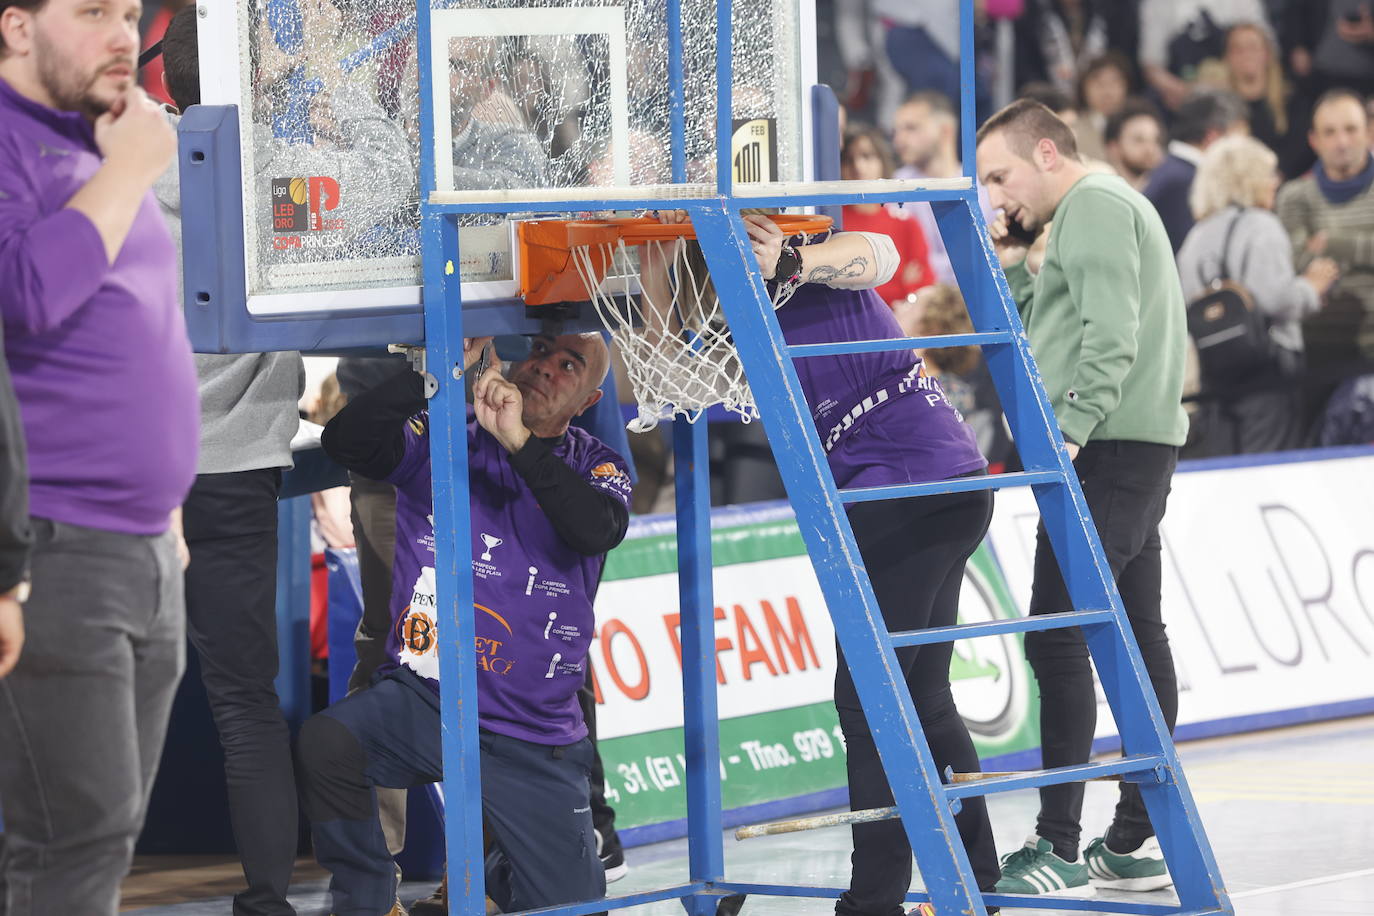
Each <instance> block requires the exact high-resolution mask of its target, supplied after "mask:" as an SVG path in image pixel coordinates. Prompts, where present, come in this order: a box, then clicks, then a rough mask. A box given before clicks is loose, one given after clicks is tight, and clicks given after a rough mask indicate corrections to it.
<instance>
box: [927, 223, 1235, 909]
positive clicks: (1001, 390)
mask: <svg viewBox="0 0 1374 916" xmlns="http://www.w3.org/2000/svg"><path fill="white" fill-rule="evenodd" d="M931 207H932V209H933V211H934V213H935V219H936V223H937V225H938V226H939V229H940V235H941V237H942V238H943V239H944V241H945V247H946V249H947V250H948V252H949V255H950V262H951V264H952V265H953V266H954V269H955V274H956V276H957V277H958V280H959V285H960V288H961V289H962V290H964V294H965V300H966V302H967V304H968V308H969V315H970V317H971V318H972V320H973V325H974V328H975V329H976V328H979V327H984V326H987V324H988V323H989V322H991V323H993V324H994V325H998V326H1000V322H1002V321H1007V322H1009V323H1010V326H1011V328H1012V330H1013V335H1012V339H1013V345H1012V346H1010V347H996V348H991V349H990V350H989V351H987V352H986V354H985V356H986V362H987V366H988V370H989V372H990V373H991V374H992V378H993V382H994V384H995V385H996V387H997V393H998V395H999V397H1000V398H1001V399H1002V405H1003V409H1004V411H1005V413H1006V417H1007V423H1008V425H1009V426H1010V428H1011V431H1012V436H1013V438H1014V439H1015V440H1016V443H1017V448H1018V450H1019V451H1020V453H1021V457H1022V460H1023V462H1024V463H1025V465H1026V466H1027V467H1045V466H1054V465H1058V466H1059V467H1060V468H1062V470H1063V472H1064V481H1065V485H1064V486H1062V487H1036V488H1035V490H1034V492H1035V496H1036V502H1037V504H1038V505H1039V508H1040V517H1041V520H1042V523H1043V524H1044V526H1045V530H1046V533H1047V534H1048V535H1049V539H1050V543H1051V544H1052V546H1053V549H1054V553H1055V556H1056V557H1057V558H1058V561H1059V566H1060V569H1061V571H1062V573H1063V576H1064V583H1065V585H1066V587H1067V588H1068V593H1069V597H1070V599H1071V602H1072V605H1073V607H1075V608H1080V607H1083V608H1110V609H1111V610H1112V611H1113V612H1114V613H1115V614H1116V616H1117V626H1114V627H1086V628H1084V630H1083V635H1084V639H1085V641H1086V643H1087V646H1088V651H1089V653H1090V654H1091V656H1092V659H1093V661H1094V663H1095V665H1096V667H1097V671H1098V676H1099V679H1100V680H1101V682H1102V687H1103V692H1104V693H1105V695H1106V697H1107V703H1108V706H1109V707H1110V709H1111V711H1112V715H1113V717H1114V718H1115V721H1116V724H1117V729H1118V732H1119V733H1120V735H1121V741H1122V747H1123V750H1124V752H1125V753H1127V754H1142V753H1159V754H1161V755H1163V756H1164V757H1165V759H1166V761H1167V763H1168V767H1169V769H1170V770H1171V771H1173V772H1174V774H1175V779H1173V780H1171V781H1169V782H1168V783H1166V784H1153V785H1142V786H1141V787H1140V791H1141V796H1142V799H1143V800H1144V803H1145V806H1146V809H1147V811H1148V812H1149V815H1150V819H1151V822H1152V825H1153V826H1154V828H1155V832H1156V834H1157V835H1158V837H1159V842H1160V846H1161V848H1162V849H1163V851H1164V854H1165V860H1166V862H1167V864H1168V866H1169V868H1170V873H1171V875H1172V877H1173V878H1174V884H1175V887H1176V888H1177V890H1178V893H1179V898H1180V900H1181V901H1182V902H1183V903H1184V904H1185V905H1187V906H1190V907H1194V908H1199V909H1203V908H1206V907H1209V906H1222V907H1225V908H1229V907H1230V903H1229V898H1228V897H1227V895H1226V892H1225V888H1224V884H1223V882H1222V880H1221V874H1220V871H1219V869H1218V868H1217V863H1216V859H1215V857H1214V855H1213V853H1212V849H1211V845H1210V843H1209V842H1208V841H1207V838H1206V833H1205V831H1204V830H1203V828H1202V823H1201V820H1200V818H1199V816H1198V813H1197V805H1196V803H1195V802H1194V800H1193V798H1192V794H1191V792H1190V791H1189V789H1188V784H1187V780H1186V779H1185V778H1184V776H1183V770H1182V768H1181V766H1180V765H1179V762H1178V755H1177V752H1176V750H1175V749H1174V745H1173V739H1172V737H1171V736H1170V735H1169V734H1168V731H1167V729H1166V728H1165V725H1164V717H1163V714H1162V712H1161V710H1160V707H1159V702H1158V700H1157V699H1156V697H1155V692H1154V687H1153V685H1152V684H1151V682H1150V680H1149V677H1148V674H1147V672H1146V670H1145V663H1144V659H1143V658H1142V656H1141V654H1140V649H1139V647H1138V646H1137V645H1136V643H1135V639H1134V636H1133V635H1132V633H1131V629H1130V624H1129V620H1128V618H1127V616H1126V611H1125V608H1124V607H1123V605H1122V603H1121V597H1120V594H1119V593H1118V591H1117V588H1116V581H1115V578H1114V576H1113V575H1112V572H1111V568H1110V566H1109V565H1108V563H1107V559H1106V555H1105V553H1104V552H1103V549H1102V544H1101V541H1100V540H1099V538H1098V535H1097V529H1096V527H1095V526H1094V524H1093V521H1092V515H1091V513H1090V512H1089V510H1088V506H1087V501H1086V500H1085V499H1084V496H1083V491H1082V488H1081V487H1080V486H1079V483H1078V476H1077V474H1076V473H1075V472H1074V470H1073V465H1072V463H1071V462H1070V461H1069V459H1068V453H1067V451H1065V449H1064V444H1063V437H1062V436H1061V434H1060V431H1059V424H1058V422H1057V420H1056V419H1055V416H1054V411H1053V408H1052V406H1051V404H1050V402H1049V398H1048V397H1047V395H1046V392H1045V386H1044V383H1043V381H1042V379H1041V377H1040V373H1039V369H1038V368H1037V367H1036V365H1035V361H1034V358H1033V357H1032V355H1031V352H1030V345H1029V341H1028V340H1027V339H1026V336H1025V332H1024V328H1023V327H1022V326H1021V320H1020V316H1019V313H1018V312H1017V311H1016V308H1015V304H1014V302H1013V301H1012V298H1011V289H1010V287H1009V286H1008V284H1007V280H1006V276H1005V275H1004V274H1003V272H1002V270H1001V266H1000V264H999V262H998V260H997V256H996V254H995V253H994V251H993V248H992V242H991V239H990V237H989V235H988V232H987V226H986V224H985V223H984V221H983V216H982V213H981V212H980V211H979V210H978V208H977V207H975V206H972V205H971V204H970V203H968V202H965V203H963V204H962V205H961V204H953V203H938V202H937V203H933V204H931Z"/></svg>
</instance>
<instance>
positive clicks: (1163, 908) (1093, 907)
mask: <svg viewBox="0 0 1374 916" xmlns="http://www.w3.org/2000/svg"><path fill="white" fill-rule="evenodd" d="M710 890H712V891H724V892H729V893H732V894H751V895H755V896H759V897H820V898H829V899H831V900H833V899H835V898H836V897H839V896H840V895H841V894H843V893H844V892H845V891H847V890H848V888H846V887H809V886H805V885H801V886H799V885H795V884H754V883H747V882H743V881H714V882H712V883H711V885H710ZM929 899H930V895H929V894H927V893H925V892H924V891H910V892H908V893H907V895H906V902H907V903H925V902H926V901H928V900H929ZM983 902H984V903H986V904H988V905H989V906H1000V907H1003V908H1004V909H1003V910H1002V912H1003V913H1004V914H1006V916H1011V914H1012V912H1015V911H1016V910H1017V909H1019V908H1023V907H1024V908H1026V909H1033V910H1037V911H1039V910H1044V909H1052V910H1071V911H1076V912H1087V913H1136V914H1141V916H1212V914H1223V913H1226V912H1227V911H1226V910H1222V909H1219V908H1216V907H1213V908H1211V909H1203V910H1183V909H1180V907H1179V905H1178V904H1177V903H1141V902H1139V901H1136V900H1116V899H1112V898H1106V897H1091V898H1083V899H1080V898H1077V897H1052V898H1050V900H1048V901H1047V900H1046V899H1045V898H1044V897H1031V896H1028V895H1022V894H984V895H983Z"/></svg>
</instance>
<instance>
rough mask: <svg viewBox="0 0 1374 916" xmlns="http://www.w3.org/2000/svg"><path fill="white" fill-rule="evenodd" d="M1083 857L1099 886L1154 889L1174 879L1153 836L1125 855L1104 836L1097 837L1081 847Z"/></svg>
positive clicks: (1125, 889)
mask: <svg viewBox="0 0 1374 916" xmlns="http://www.w3.org/2000/svg"><path fill="white" fill-rule="evenodd" d="M1083 861H1084V862H1085V863H1087V866H1088V874H1089V875H1090V876H1091V877H1092V882H1093V884H1095V885H1097V886H1098V887H1110V888H1115V889H1116V890H1119V891H1157V890H1159V889H1160V888H1161V887H1168V886H1169V885H1170V884H1173V883H1174V879H1173V878H1170V877H1169V869H1168V867H1167V866H1166V865H1165V864H1164V852H1163V851H1162V850H1161V849H1160V848H1159V840H1157V839H1155V838H1154V837H1150V838H1149V839H1148V840H1146V841H1145V842H1144V843H1142V844H1141V846H1140V848H1139V849H1137V850H1136V851H1135V852H1128V853H1126V854H1124V855H1118V854H1117V853H1114V852H1112V851H1111V850H1110V849H1108V848H1107V843H1106V842H1105V840H1104V839H1103V838H1102V837H1098V838H1097V839H1095V840H1093V841H1092V842H1091V843H1089V844H1088V848H1087V849H1085V850H1083Z"/></svg>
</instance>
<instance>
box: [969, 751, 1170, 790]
mask: <svg viewBox="0 0 1374 916" xmlns="http://www.w3.org/2000/svg"><path fill="white" fill-rule="evenodd" d="M1165 765H1166V764H1165V760H1164V758H1163V757H1161V756H1159V755H1158V754H1132V755H1131V756H1129V757H1118V758H1117V759H1115V760H1099V761H1094V762H1092V763H1082V764H1078V765H1077V766H1070V767H1054V768H1053V769H1049V770H1037V771H1034V772H1029V773H1011V774H1007V775H1004V776H989V778H987V779H970V780H968V781H965V782H955V783H951V784H949V785H946V786H945V794H946V795H947V796H949V797H950V798H969V797H972V796H978V795H992V794H993V793H995V792H1015V791H1016V790H1017V789H1038V788H1040V787H1041V786H1058V785H1062V784H1064V783H1067V782H1086V781H1088V780H1092V779H1102V778H1103V777H1108V776H1124V775H1126V774H1128V773H1148V772H1150V771H1152V770H1156V769H1158V768H1159V767H1163V766H1165Z"/></svg>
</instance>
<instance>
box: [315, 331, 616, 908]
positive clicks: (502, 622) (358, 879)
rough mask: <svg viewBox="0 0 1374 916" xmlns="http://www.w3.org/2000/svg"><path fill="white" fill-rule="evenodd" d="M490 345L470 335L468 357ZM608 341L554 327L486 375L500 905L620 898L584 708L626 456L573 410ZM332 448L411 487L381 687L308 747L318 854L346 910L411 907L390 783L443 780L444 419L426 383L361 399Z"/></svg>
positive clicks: (474, 423)
mask: <svg viewBox="0 0 1374 916" xmlns="http://www.w3.org/2000/svg"><path fill="white" fill-rule="evenodd" d="M485 343H486V341H484V340H475V341H468V342H467V347H466V351H467V352H466V359H465V362H466V365H467V366H468V367H471V366H472V365H473V364H474V363H475V362H477V359H478V354H479V352H480V351H481V350H482V348H483V346H484V345H485ZM609 364H610V357H609V354H608V352H607V350H606V345H605V343H604V342H603V341H602V339H601V336H600V335H599V334H564V335H561V336H556V337H555V336H550V335H541V336H538V337H536V338H535V339H534V342H533V346H532V349H531V351H530V355H529V357H528V358H527V359H525V360H524V361H523V362H521V363H518V364H516V366H515V367H514V368H513V369H512V371H511V377H510V379H509V380H507V379H505V378H503V377H502V376H501V374H500V372H499V371H498V370H497V369H494V368H493V369H487V370H486V371H485V372H483V374H482V376H481V378H479V379H478V380H477V383H476V385H475V386H474V392H473V394H474V405H473V407H471V408H469V411H468V424H467V444H468V465H469V480H470V484H471V494H472V497H471V503H472V524H471V530H472V539H473V540H472V556H473V561H472V575H473V588H474V598H475V604H476V607H475V609H474V616H475V618H476V625H477V631H476V651H477V685H478V693H477V708H478V721H479V724H480V729H481V731H480V742H479V743H480V748H481V758H482V759H481V769H482V814H483V819H484V821H485V824H486V827H487V833H488V836H489V838H490V841H491V844H492V849H491V851H490V853H489V854H488V857H487V868H486V871H487V894H488V896H489V897H490V898H491V899H492V901H493V902H494V903H495V904H496V905H497V906H499V907H500V908H501V909H502V910H504V911H508V912H509V911H513V910H526V909H533V908H536V907H545V906H552V905H555V904H561V903H569V902H572V901H578V900H588V899H594V898H597V897H600V896H602V895H604V894H605V890H606V882H605V873H604V871H603V869H602V865H601V861H600V859H599V858H598V857H597V854H596V837H595V834H594V832H593V829H592V816H591V808H590V799H589V788H588V772H589V769H590V767H591V763H592V757H593V754H594V750H593V747H592V743H591V741H590V740H589V739H588V737H587V727H586V725H585V723H584V722H583V719H582V710H581V707H580V706H579V704H578V701H577V692H578V688H579V687H581V686H582V683H583V680H584V678H585V676H586V656H587V647H588V645H589V644H590V642H591V638H592V629H593V626H594V620H593V615H592V600H593V598H594V597H595V594H596V588H597V584H598V582H599V581H600V577H601V569H602V566H603V564H604V562H605V555H606V552H607V551H608V550H610V549H611V548H612V547H614V546H616V545H617V544H619V543H620V541H621V539H622V538H624V536H625V531H626V528H627V527H628V525H629V501H630V477H629V473H628V472H627V470H626V466H625V462H624V460H623V459H622V458H621V457H620V456H619V455H617V454H616V453H615V452H613V451H612V450H611V449H609V448H607V447H606V446H605V445H603V444H602V443H601V442H599V441H598V440H597V439H595V438H594V437H592V436H591V435H590V434H589V433H587V432H585V431H583V430H581V429H578V428H576V427H569V425H568V423H569V421H570V420H571V419H572V418H573V417H574V416H577V415H578V414H580V413H582V412H583V411H584V410H586V409H587V408H588V407H590V406H591V405H592V404H594V403H596V402H597V400H599V399H600V397H601V390H600V386H601V383H602V381H603V380H604V379H605V376H606V371H607V368H608V366H609ZM324 447H325V450H326V451H327V452H328V453H329V454H330V455H331V456H332V457H333V458H334V459H335V460H336V461H338V462H339V463H340V464H343V465H344V466H346V467H347V468H348V469H349V470H351V471H354V472H356V473H358V474H361V475H363V476H366V477H369V478H372V479H374V480H385V481H388V482H390V483H392V484H394V485H395V487H396V556H395V565H394V572H393V575H392V593H391V614H392V626H391V629H390V634H389V637H388V643H387V650H388V651H387V661H386V662H384V663H383V664H382V665H381V666H380V667H379V669H378V672H377V675H376V678H375V680H374V681H373V684H372V686H370V687H368V688H367V689H365V690H361V691H359V692H358V693H355V694H353V695H351V696H349V697H347V698H345V699H344V700H342V701H340V702H339V703H336V704H334V705H333V706H331V707H330V708H329V709H327V710H325V711H324V712H322V713H320V714H319V715H316V716H314V717H313V718H311V719H310V720H309V721H307V722H306V724H305V726H304V727H303V728H302V730H301V736H300V739H299V748H298V755H299V759H300V762H301V788H302V793H303V796H304V801H305V808H306V813H307V814H308V815H309V817H310V819H311V822H312V825H313V830H314V837H315V854H316V857H317V858H318V859H319V861H320V862H321V864H323V865H324V866H325V867H326V868H328V869H329V870H330V871H331V872H332V873H333V880H332V881H331V884H330V889H331V891H332V893H333V898H334V899H333V902H334V909H333V912H334V913H336V914H338V916H384V914H388V913H396V912H402V911H401V910H400V909H399V904H398V902H397V900H396V881H395V869H394V868H393V866H392V864H391V856H390V854H389V853H388V852H387V846H386V839H385V837H384V836H383V834H382V827H381V823H380V821H379V820H378V816H377V798H376V788H377V787H378V786H385V787H391V788H409V787H411V786H416V785H421V784H424V783H427V782H435V781H438V780H441V779H443V775H444V774H443V761H442V755H441V753H440V728H439V680H438V679H439V658H438V631H437V627H438V626H439V621H440V620H441V619H442V618H443V615H442V614H440V613H439V612H438V611H437V609H436V601H435V586H434V564H435V556H434V522H433V508H432V501H431V477H430V459H429V415H428V412H427V411H426V410H425V396H424V389H423V381H422V379H421V377H420V376H419V375H417V374H415V373H413V372H403V373H401V374H399V375H397V376H395V377H394V378H392V379H391V380H390V381H387V382H384V383H383V384H382V385H380V386H379V387H377V388H374V389H372V390H370V391H367V392H364V393H363V394H360V395H358V396H357V397H356V398H354V399H353V400H352V401H350V402H349V404H348V406H347V407H345V408H344V409H343V410H342V411H341V412H340V413H339V414H338V416H336V417H335V418H334V419H333V420H332V421H330V423H329V426H328V427H326V429H325V433H324Z"/></svg>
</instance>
